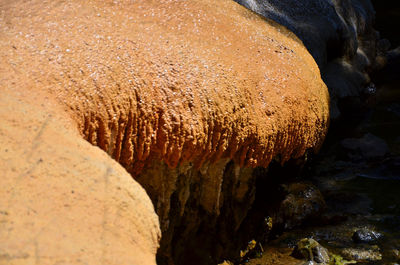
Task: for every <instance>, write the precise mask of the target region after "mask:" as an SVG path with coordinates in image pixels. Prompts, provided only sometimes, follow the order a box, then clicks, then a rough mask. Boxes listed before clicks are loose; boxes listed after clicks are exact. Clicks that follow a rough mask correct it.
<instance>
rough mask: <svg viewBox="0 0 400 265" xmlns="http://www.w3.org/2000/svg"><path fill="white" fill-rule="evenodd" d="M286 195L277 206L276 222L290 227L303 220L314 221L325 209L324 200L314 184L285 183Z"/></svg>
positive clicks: (286, 227)
mask: <svg viewBox="0 0 400 265" xmlns="http://www.w3.org/2000/svg"><path fill="white" fill-rule="evenodd" d="M285 190H286V192H287V195H286V197H285V199H284V200H283V201H282V203H281V204H280V206H279V211H278V214H277V218H276V222H277V223H278V224H281V225H283V226H284V228H285V229H290V228H293V227H296V226H299V225H301V224H303V223H304V222H305V221H316V220H313V219H318V218H319V217H320V215H321V213H322V211H323V210H324V209H325V200H324V198H323V197H322V195H321V192H320V191H319V190H318V188H316V187H315V186H314V185H311V184H306V183H291V184H288V185H285Z"/></svg>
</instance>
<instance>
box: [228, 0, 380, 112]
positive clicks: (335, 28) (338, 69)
mask: <svg viewBox="0 0 400 265" xmlns="http://www.w3.org/2000/svg"><path fill="white" fill-rule="evenodd" d="M235 1H236V2H238V3H240V4H242V5H244V6H246V7H248V8H249V9H251V10H253V11H255V12H256V13H258V14H260V15H262V16H264V17H266V18H268V19H272V20H274V21H277V22H278V23H280V24H282V25H284V26H286V27H287V28H288V29H290V30H292V31H293V32H294V33H295V34H296V35H297V36H298V37H299V38H300V39H301V40H302V41H303V42H304V45H305V46H306V47H307V49H308V50H309V51H310V53H311V54H312V55H313V57H314V59H315V60H316V62H317V63H318V65H319V67H320V69H321V74H322V78H323V80H324V81H325V83H326V84H327V86H328V88H329V90H330V94H331V100H332V104H331V114H332V115H331V116H332V118H337V117H339V115H340V111H346V109H347V108H348V104H347V105H346V103H347V102H351V103H352V105H360V103H361V101H362V97H364V96H366V95H368V93H369V90H368V84H369V83H370V77H369V73H370V72H371V70H373V69H376V68H378V67H381V66H382V64H383V63H384V62H382V60H383V58H382V56H381V55H382V53H384V51H380V50H379V49H378V46H377V41H378V38H379V34H378V33H377V32H376V31H375V30H374V28H373V21H374V15H375V12H374V9H373V6H372V4H371V2H370V0H333V1H331V0H306V1H297V0H288V1H280V0H235ZM382 48H383V47H382ZM343 99H344V100H343ZM349 100H350V101H349ZM342 105H343V106H342Z"/></svg>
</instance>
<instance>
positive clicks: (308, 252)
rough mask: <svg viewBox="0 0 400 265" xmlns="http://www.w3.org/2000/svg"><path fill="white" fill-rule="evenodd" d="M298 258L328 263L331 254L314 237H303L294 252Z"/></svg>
mask: <svg viewBox="0 0 400 265" xmlns="http://www.w3.org/2000/svg"><path fill="white" fill-rule="evenodd" d="M292 255H293V256H294V257H296V258H300V259H306V260H308V261H312V262H314V261H315V262H316V263H328V262H329V254H328V251H327V250H326V248H324V247H323V246H321V245H320V244H319V243H318V242H317V241H315V240H314V239H312V238H303V239H301V240H300V241H299V242H298V243H297V246H296V248H295V250H294V251H293V254H292Z"/></svg>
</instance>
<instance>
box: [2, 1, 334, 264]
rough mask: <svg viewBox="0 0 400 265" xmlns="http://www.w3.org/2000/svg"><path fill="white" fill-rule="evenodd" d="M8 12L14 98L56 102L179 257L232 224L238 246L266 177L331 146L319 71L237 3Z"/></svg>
mask: <svg viewBox="0 0 400 265" xmlns="http://www.w3.org/2000/svg"><path fill="white" fill-rule="evenodd" d="M1 11H2V12H1V16H0V23H1V24H0V28H1V34H0V61H1V65H0V66H1V73H2V75H1V83H0V84H1V90H0V91H1V93H2V94H3V93H6V92H4V91H5V89H6V88H7V89H10V90H15V91H18V92H19V93H20V94H21V98H22V99H23V98H24V97H29V95H31V94H35V93H36V92H39V91H41V92H43V93H45V94H46V95H47V94H48V97H49V98H54V99H55V100H56V101H57V102H58V104H59V105H60V106H61V107H62V108H63V109H64V111H65V113H67V114H68V115H69V117H71V119H72V120H73V121H74V123H73V124H75V125H76V127H77V128H78V131H79V132H80V134H81V135H82V137H83V138H84V139H86V140H87V141H88V142H90V143H92V144H93V145H97V146H98V147H100V148H101V149H103V150H104V151H105V152H106V153H108V154H109V155H110V156H111V157H113V158H114V159H115V160H116V161H117V162H119V163H120V164H121V165H122V166H124V167H125V168H126V169H127V171H128V172H129V173H131V175H132V176H133V177H134V178H135V179H136V180H137V181H138V182H139V183H140V184H141V185H142V186H143V187H144V188H145V189H146V191H147V192H148V194H149V195H150V198H151V199H152V201H153V203H154V206H155V209H156V212H157V214H158V215H159V218H160V224H161V229H162V232H163V239H162V242H161V245H162V251H161V252H162V253H163V254H165V255H166V256H171V255H172V256H175V257H179V256H181V255H183V254H182V253H181V252H180V251H181V250H180V249H184V248H185V247H188V246H190V242H188V241H185V239H188V238H192V239H193V240H194V239H196V238H198V237H201V236H206V235H209V234H210V233H208V232H209V231H208V230H207V229H209V227H207V225H208V226H210V227H213V229H216V228H215V226H214V225H215V224H220V225H224V222H222V221H226V219H223V220H222V219H220V220H219V221H218V220H217V219H218V217H219V216H220V215H221V212H224V214H225V218H227V216H229V217H231V218H232V219H231V220H232V225H231V226H232V227H230V228H229V229H230V230H229V231H230V232H232V233H231V236H233V232H234V231H236V230H237V229H238V228H239V226H240V224H241V222H242V220H243V219H244V218H245V216H246V213H247V210H248V209H249V207H250V206H251V204H252V202H253V200H254V193H255V186H254V183H255V180H254V178H255V177H254V175H253V173H252V172H253V168H255V167H267V166H268V165H269V163H270V162H271V161H272V160H278V161H280V162H281V163H282V164H283V163H284V162H285V161H288V160H289V159H296V158H299V157H301V156H303V155H304V153H305V152H306V151H308V152H313V151H316V150H318V149H319V147H320V145H321V143H322V140H323V139H324V136H325V133H326V130H327V125H328V116H329V110H328V105H329V96H328V92H327V88H326V86H325V84H324V83H323V82H322V80H321V79H320V73H319V70H318V67H317V65H316V64H315V62H314V60H313V58H312V57H311V56H310V55H309V54H308V52H307V50H306V49H305V47H304V46H303V45H302V43H301V41H299V40H298V39H297V37H295V35H294V34H292V33H291V32H289V31H288V30H287V29H285V28H284V27H281V26H279V25H277V24H276V23H273V22H269V23H265V21H264V20H263V19H262V18H260V17H258V16H256V15H254V14H253V13H252V12H250V11H248V10H246V9H245V8H243V7H242V6H240V5H238V4H236V3H234V2H232V1H228V0H225V1H216V2H215V1H211V0H209V1H190V2H184V1H156V2H154V1H135V2H131V1H101V2H100V1H78V0H76V1H68V2H64V1H52V2H50V3H44V2H42V1H37V0H32V1H3V2H1ZM37 100H38V101H44V100H45V98H38V99H37ZM14 120H18V119H17V118H14ZM218 222H219V223H218ZM202 226H204V227H205V228H204V229H205V232H204V231H202V230H201V229H200V228H201V227H202ZM175 230H176V231H175ZM226 240H227V239H226ZM199 242H200V241H199ZM197 244H198V243H197ZM180 245H182V246H181V247H179V246H180ZM171 246H174V248H175V250H173V249H170V248H171ZM202 247H204V246H202ZM192 249H194V250H195V249H196V248H195V247H193V248H192ZM174 251H175V252H174ZM215 251H216V253H214V254H213V255H214V256H220V252H224V248H220V249H217V250H215ZM172 252H174V253H173V254H171V253H172ZM218 253H219V254H218ZM203 256H204V255H203ZM169 262H171V261H169ZM181 262H183V261H181Z"/></svg>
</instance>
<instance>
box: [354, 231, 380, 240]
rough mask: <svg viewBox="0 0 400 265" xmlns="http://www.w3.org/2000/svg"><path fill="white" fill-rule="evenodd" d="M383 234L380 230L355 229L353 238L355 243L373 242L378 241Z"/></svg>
mask: <svg viewBox="0 0 400 265" xmlns="http://www.w3.org/2000/svg"><path fill="white" fill-rule="evenodd" d="M381 236H382V235H381V234H380V233H378V232H375V231H372V230H369V229H367V228H363V229H359V230H357V231H355V232H354V234H353V236H352V239H353V241H354V242H355V243H373V242H376V241H377V240H378V239H379V238H380V237H381Z"/></svg>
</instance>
